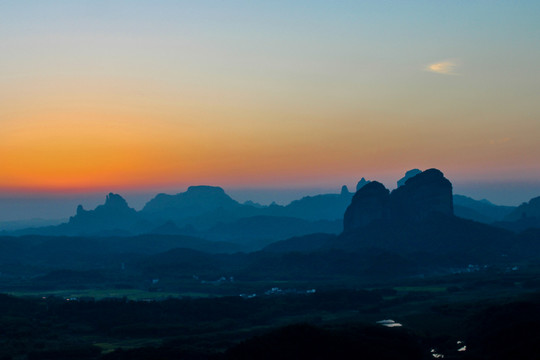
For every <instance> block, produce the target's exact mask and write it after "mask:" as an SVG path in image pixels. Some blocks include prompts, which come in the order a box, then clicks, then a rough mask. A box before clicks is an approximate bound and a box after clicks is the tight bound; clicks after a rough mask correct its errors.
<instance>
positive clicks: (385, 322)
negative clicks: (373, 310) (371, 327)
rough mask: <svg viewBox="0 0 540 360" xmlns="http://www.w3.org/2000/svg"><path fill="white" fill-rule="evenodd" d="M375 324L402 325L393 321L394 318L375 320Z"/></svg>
mask: <svg viewBox="0 0 540 360" xmlns="http://www.w3.org/2000/svg"><path fill="white" fill-rule="evenodd" d="M377 324H379V325H382V326H386V327H399V326H403V325H401V324H400V323H397V322H395V321H394V320H391V319H387V320H380V321H377Z"/></svg>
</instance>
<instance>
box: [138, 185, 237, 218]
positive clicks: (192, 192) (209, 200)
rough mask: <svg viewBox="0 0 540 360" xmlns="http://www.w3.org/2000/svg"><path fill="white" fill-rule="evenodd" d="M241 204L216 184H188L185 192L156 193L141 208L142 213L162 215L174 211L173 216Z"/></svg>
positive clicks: (191, 214)
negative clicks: (173, 193)
mask: <svg viewBox="0 0 540 360" xmlns="http://www.w3.org/2000/svg"><path fill="white" fill-rule="evenodd" d="M239 206H241V205H240V203H238V202H237V201H236V200H233V199H232V198H231V197H230V196H229V195H227V194H226V193H225V191H224V190H223V189H222V188H220V187H217V186H207V185H200V186H190V187H189V188H188V189H187V191H186V192H183V193H178V194H176V195H167V194H158V195H157V196H156V197H155V198H153V199H152V200H150V201H149V202H148V203H146V205H145V206H144V208H143V209H142V211H141V212H142V213H143V214H150V215H162V216H165V217H166V215H167V214H171V213H174V217H180V216H196V215H200V214H202V213H204V212H206V211H211V210H215V209H216V208H220V207H221V208H224V209H231V208H237V207H239Z"/></svg>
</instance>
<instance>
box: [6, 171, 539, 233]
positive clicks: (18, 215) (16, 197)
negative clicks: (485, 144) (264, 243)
mask: <svg viewBox="0 0 540 360" xmlns="http://www.w3.org/2000/svg"><path fill="white" fill-rule="evenodd" d="M371 180H377V179H371ZM377 181H380V182H382V183H383V184H384V185H385V186H386V187H387V188H389V189H390V190H392V189H394V188H396V186H397V185H396V183H395V181H394V182H393V183H392V182H388V181H384V182H383V181H381V180H377ZM193 185H203V184H193ZM204 185H208V184H204ZM209 185H211V186H220V185H219V184H209ZM343 185H346V186H347V187H348V189H349V191H350V192H355V188H356V182H355V183H342V184H340V185H338V184H337V183H336V186H333V187H330V186H326V187H304V188H286V187H283V188H232V187H226V186H225V187H224V186H221V187H222V188H223V189H224V190H225V192H226V193H227V194H228V195H229V196H231V198H233V199H234V200H237V201H238V202H240V203H244V202H246V201H249V200H251V201H254V202H256V203H260V204H261V205H269V204H270V203H272V202H276V203H277V204H279V205H287V204H289V203H290V202H291V201H293V200H297V199H300V198H302V197H304V196H314V195H319V194H338V193H339V192H340V190H341V186H343ZM453 188H454V194H459V195H465V196H468V197H471V198H473V199H475V200H483V199H486V200H489V201H491V202H492V203H494V204H495V205H506V206H518V205H520V204H522V203H523V202H528V201H529V200H530V199H532V198H534V197H537V196H540V184H539V183H504V182H489V183H479V182H472V183H460V182H457V183H455V182H453ZM186 190H187V186H185V187H178V188H176V189H175V188H168V189H163V188H162V189H156V190H155V191H150V190H148V191H129V190H127V191H121V190H120V191H118V189H116V190H111V191H100V192H92V193H71V194H51V193H41V194H40V193H33V194H21V193H18V194H5V193H4V194H2V193H0V222H12V221H23V220H32V219H44V220H67V219H68V218H69V217H70V216H73V215H75V210H76V207H77V206H78V205H83V207H84V208H85V209H87V210H90V209H94V208H95V207H96V206H98V205H101V204H103V203H104V202H105V197H106V195H107V194H108V193H109V192H113V193H118V194H120V195H121V196H122V197H124V198H125V199H126V201H127V203H128V205H129V206H130V207H132V208H134V209H136V210H141V209H142V208H143V207H144V205H145V204H146V203H147V202H148V201H149V200H151V199H152V198H153V197H154V196H155V195H157V194H158V193H166V194H170V195H174V194H177V193H181V192H184V191H186ZM0 230H1V229H0Z"/></svg>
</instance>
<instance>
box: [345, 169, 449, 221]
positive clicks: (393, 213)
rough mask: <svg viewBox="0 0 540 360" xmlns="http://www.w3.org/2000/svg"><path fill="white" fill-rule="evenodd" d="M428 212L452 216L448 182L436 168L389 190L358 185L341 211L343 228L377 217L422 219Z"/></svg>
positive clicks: (376, 184) (372, 184) (377, 186)
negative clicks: (351, 198)
mask: <svg viewBox="0 0 540 360" xmlns="http://www.w3.org/2000/svg"><path fill="white" fill-rule="evenodd" d="M432 213H440V214H443V215H446V216H453V215H454V208H453V202H452V183H450V181H448V179H446V178H445V177H444V174H443V173H442V172H441V171H439V170H437V169H429V170H426V171H424V172H420V173H417V175H415V176H413V177H410V178H409V179H407V181H406V182H405V185H403V186H400V187H399V188H397V189H395V190H394V191H392V192H391V193H389V191H388V189H386V187H384V185H383V184H381V183H379V182H376V181H372V182H371V183H369V184H367V185H365V186H364V187H362V188H361V189H360V190H358V192H357V193H356V195H354V197H353V200H352V202H351V204H350V205H349V207H348V208H347V211H346V212H345V216H344V221H343V228H344V230H345V231H348V230H352V229H356V228H359V227H362V226H365V225H368V224H369V223H371V222H373V221H375V220H380V219H390V220H403V219H405V220H413V221H421V220H424V219H425V218H426V217H427V216H428V215H430V214H432Z"/></svg>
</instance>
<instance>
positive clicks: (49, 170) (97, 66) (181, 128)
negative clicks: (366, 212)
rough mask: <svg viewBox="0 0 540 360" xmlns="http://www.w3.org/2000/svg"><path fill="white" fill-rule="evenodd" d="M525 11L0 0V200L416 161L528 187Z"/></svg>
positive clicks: (531, 173)
mask: <svg viewBox="0 0 540 360" xmlns="http://www.w3.org/2000/svg"><path fill="white" fill-rule="evenodd" d="M539 18H540V2H537V1H495V0H493V1H470V0H468V1H407V2H405V1H381V0H379V1H318V0H309V1H304V0H297V1H223V0H220V1H217V0H216V1H204V0H201V1H116V0H111V1H99V0H93V1H74V0H69V1H67V0H66V1H60V0H50V1H32V0H27V1H9V0H4V1H1V2H0V54H1V56H0V202H2V201H3V206H4V207H6V206H7V207H9V202H10V201H14V200H5V199H16V198H32V197H40V198H43V197H44V196H49V197H51V198H55V197H62V196H75V197H76V196H79V197H81V196H83V195H84V196H87V195H88V194H101V195H100V196H104V194H105V193H107V192H109V191H115V192H120V193H133V194H136V193H148V194H149V193H153V192H160V191H167V192H171V193H176V192H180V191H184V190H185V188H186V187H187V186H189V185H194V184H211V185H219V186H223V187H224V188H226V189H230V190H231V191H233V192H234V191H236V192H237V194H239V195H238V196H240V197H242V196H247V195H246V194H252V197H254V199H255V200H257V196H258V193H256V190H257V189H267V190H268V189H270V190H269V191H272V189H282V190H283V191H285V190H286V189H334V188H336V189H339V186H341V185H342V184H348V185H349V187H351V188H352V187H354V184H355V183H356V182H357V181H358V180H359V179H360V178H361V177H366V178H368V179H373V180H379V181H381V182H383V183H385V184H386V185H387V186H388V187H390V188H392V187H395V185H394V184H395V181H396V180H397V179H399V178H400V177H401V176H402V175H403V173H404V172H405V171H406V170H408V169H411V168H420V169H427V168H432V167H435V168H438V169H440V170H442V171H443V172H444V173H445V175H446V176H447V178H449V179H450V180H451V181H452V182H453V183H454V188H455V189H456V190H460V191H461V193H466V194H467V195H471V196H473V197H477V198H481V197H489V198H490V200H491V199H494V200H495V201H498V202H500V203H505V204H514V205H517V204H519V203H520V202H522V201H526V200H528V199H530V198H531V197H533V196H538V195H540V162H539V161H538V159H539V158H540V141H538V135H539V134H540V67H539V66H538V64H540V21H538V19H539ZM242 191H244V192H243V193H242ZM467 192H469V193H467ZM47 194H48V195H47ZM242 194H244V195H242ZM261 194H262V193H261ZM259 195H260V194H259ZM261 196H262V195H261ZM2 199H4V200H2ZM0 205H2V204H0ZM0 218H1V216H0Z"/></svg>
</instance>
